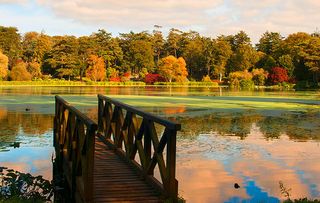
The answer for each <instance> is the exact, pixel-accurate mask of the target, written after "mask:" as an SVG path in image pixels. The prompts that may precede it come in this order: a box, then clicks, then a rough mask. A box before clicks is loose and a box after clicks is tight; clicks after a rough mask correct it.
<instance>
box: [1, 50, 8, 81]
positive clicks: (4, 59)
mask: <svg viewBox="0 0 320 203" xmlns="http://www.w3.org/2000/svg"><path fill="white" fill-rule="evenodd" d="M8 62H9V60H8V57H7V56H6V55H4V54H3V53H2V52H1V51H0V80H3V79H4V78H6V77H7V75H8Z"/></svg>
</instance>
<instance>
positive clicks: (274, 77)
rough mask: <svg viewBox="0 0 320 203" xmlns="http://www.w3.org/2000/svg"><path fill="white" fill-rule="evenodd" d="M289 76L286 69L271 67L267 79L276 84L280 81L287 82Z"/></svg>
mask: <svg viewBox="0 0 320 203" xmlns="http://www.w3.org/2000/svg"><path fill="white" fill-rule="evenodd" d="M288 80H289V77H288V73H287V70H286V69H284V68H281V67H273V68H272V69H271V74H270V75H269V81H270V83H271V84H278V83H282V82H288Z"/></svg>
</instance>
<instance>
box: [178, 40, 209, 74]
mask: <svg viewBox="0 0 320 203" xmlns="http://www.w3.org/2000/svg"><path fill="white" fill-rule="evenodd" d="M187 37H188V36H185V38H184V43H185V45H184V47H183V54H182V56H183V57H184V58H185V59H186V63H187V67H188V72H189V76H190V77H192V78H195V79H197V80H201V78H202V77H203V76H204V75H207V74H208V73H207V70H208V67H206V65H207V62H208V66H209V65H210V64H209V60H208V61H207V59H208V58H206V57H210V55H207V56H206V55H205V52H206V51H208V52H209V45H208V47H205V42H204V38H201V37H200V35H199V34H197V35H196V36H194V37H193V38H191V37H190V38H189V37H188V38H187ZM207 54H209V53H207ZM211 56H212V55H211ZM209 69H210V67H209Z"/></svg>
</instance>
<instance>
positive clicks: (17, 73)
mask: <svg viewBox="0 0 320 203" xmlns="http://www.w3.org/2000/svg"><path fill="white" fill-rule="evenodd" d="M31 77H32V76H31V74H30V73H29V72H28V70H27V64H26V63H25V62H23V61H20V62H18V63H17V64H16V65H14V66H13V67H12V70H11V72H10V78H11V80H16V81H28V80H31Z"/></svg>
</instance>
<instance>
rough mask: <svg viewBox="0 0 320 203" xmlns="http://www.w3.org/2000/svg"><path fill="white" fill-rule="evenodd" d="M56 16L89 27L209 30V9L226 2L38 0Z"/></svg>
mask: <svg viewBox="0 0 320 203" xmlns="http://www.w3.org/2000/svg"><path fill="white" fill-rule="evenodd" d="M38 3H39V4H40V5H42V6H46V7H47V8H49V9H50V10H52V11H53V12H54V13H55V15H56V16H58V17H61V18H65V17H66V18H70V19H73V20H75V21H79V22H82V23H85V24H91V23H95V24H99V25H102V26H106V27H127V28H128V29H141V30H143V29H148V28H150V27H152V26H153V25H154V24H159V25H162V26H164V27H177V28H188V27H191V26H205V23H206V22H207V16H206V14H205V13H204V11H205V10H206V9H209V8H213V7H216V6H218V5H221V4H222V3H223V1H222V0H199V1H194V0H185V1H183V2H181V1H176V0H157V1H155V0H137V1H132V0H121V1H119V0H109V1H102V0H92V1H86V0H69V1H62V0H38Z"/></svg>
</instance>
